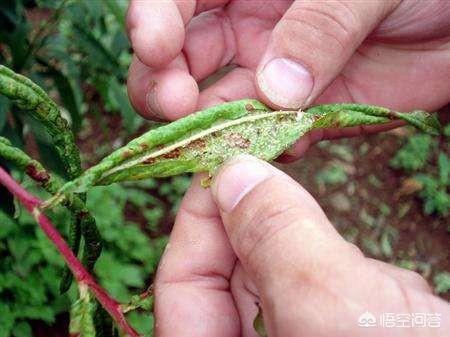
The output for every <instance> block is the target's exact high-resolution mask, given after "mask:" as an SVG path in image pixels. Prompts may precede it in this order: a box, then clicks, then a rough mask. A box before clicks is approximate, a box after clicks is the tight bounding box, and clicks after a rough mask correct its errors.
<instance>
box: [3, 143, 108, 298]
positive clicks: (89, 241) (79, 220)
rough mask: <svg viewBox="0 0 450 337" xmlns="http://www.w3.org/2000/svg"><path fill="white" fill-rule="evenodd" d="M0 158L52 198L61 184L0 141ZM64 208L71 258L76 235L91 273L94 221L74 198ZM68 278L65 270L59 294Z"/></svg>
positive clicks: (95, 251) (96, 239)
mask: <svg viewBox="0 0 450 337" xmlns="http://www.w3.org/2000/svg"><path fill="white" fill-rule="evenodd" d="M0 157H2V158H5V159H6V160H8V161H10V162H12V163H13V164H15V165H16V166H17V167H19V168H21V169H22V170H24V171H25V173H26V174H27V175H28V176H29V177H30V178H31V179H33V180H34V181H35V182H36V183H38V184H39V185H40V186H41V187H43V188H44V189H45V190H46V191H47V192H48V193H50V194H52V195H53V194H55V193H56V192H57V191H58V190H59V189H60V188H61V186H62V185H63V184H64V182H63V181H62V180H61V179H60V178H58V177H57V176H55V175H53V174H51V173H50V172H49V171H47V170H46V169H45V168H44V166H43V165H42V164H41V163H40V162H39V161H37V160H35V159H33V158H31V157H30V156H29V155H28V154H26V153H25V152H24V151H22V150H21V149H19V148H17V147H14V146H12V144H11V142H10V141H9V140H8V139H6V138H4V137H0ZM64 205H65V206H66V207H67V208H68V209H69V210H70V211H71V212H72V214H73V218H72V223H71V224H70V227H69V240H68V241H69V245H70V248H71V249H72V251H73V252H74V254H75V255H77V253H78V249H79V246H80V235H81V234H83V236H84V239H85V245H84V253H83V260H84V261H83V264H84V265H85V266H86V267H87V269H88V271H91V270H92V269H93V267H94V264H95V262H96V261H97V258H98V257H99V256H100V253H101V251H102V240H101V237H100V233H99V231H98V229H97V225H96V223H95V219H94V217H93V216H92V215H91V214H90V213H89V211H88V210H87V208H86V205H85V203H84V201H83V200H81V199H80V198H79V197H77V196H74V197H73V198H68V199H67V200H66V201H65V203H64ZM71 282H72V274H71V273H70V270H69V269H67V268H66V269H65V270H64V272H63V277H62V279H61V283H60V292H61V293H64V292H65V291H67V290H68V289H69V287H70V284H71Z"/></svg>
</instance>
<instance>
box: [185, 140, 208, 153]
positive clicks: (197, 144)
mask: <svg viewBox="0 0 450 337" xmlns="http://www.w3.org/2000/svg"><path fill="white" fill-rule="evenodd" d="M205 146H206V141H205V140H204V139H203V138H199V139H196V140H194V141H192V142H190V143H189V145H188V147H189V148H191V149H197V150H200V149H203V148H204V147H205Z"/></svg>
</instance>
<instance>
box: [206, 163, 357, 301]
mask: <svg viewBox="0 0 450 337" xmlns="http://www.w3.org/2000/svg"><path fill="white" fill-rule="evenodd" d="M212 194H213V197H214V198H215V200H216V203H217V205H218V207H219V209H220V211H221V216H222V220H223V224H224V227H225V231H226V232H227V235H228V237H229V240H230V243H231V246H232V248H233V250H234V251H235V253H236V255H237V257H238V258H239V260H240V262H241V263H242V265H243V267H244V269H245V270H246V271H247V273H248V274H249V275H250V278H251V279H252V281H253V282H254V283H255V285H256V287H257V288H258V290H259V291H260V295H261V296H263V294H264V292H265V291H264V290H269V292H270V293H272V294H273V291H276V290H279V291H281V292H283V291H285V289H286V286H287V285H288V284H287V283H286V282H292V280H298V279H299V276H300V277H301V275H305V277H306V278H308V279H309V280H308V281H310V279H311V278H314V277H318V278H320V277H322V276H323V277H326V276H327V275H325V273H326V272H327V271H329V270H330V268H332V267H333V268H336V267H335V266H336V265H342V263H341V262H342V260H345V261H347V262H350V263H351V262H352V261H353V262H354V261H355V259H354V258H355V257H357V258H358V257H361V256H362V255H361V254H360V253H359V254H355V251H356V249H355V248H354V246H353V245H351V244H349V243H347V242H346V241H345V240H344V239H342V238H341V236H340V235H339V234H338V233H337V232H336V230H335V229H334V227H333V226H332V225H331V224H330V222H329V221H328V219H327V217H326V216H325V214H324V213H323V211H322V210H321V208H320V206H319V205H318V204H317V203H316V201H315V200H314V199H313V198H312V197H311V195H310V194H309V193H308V192H307V191H306V190H304V189H303V188H302V187H301V186H300V185H299V184H297V183H296V182H295V181H294V180H292V179H291V178H290V177H288V176H287V175H286V174H284V173H283V172H281V171H279V170H278V169H276V168H275V167H273V166H271V165H269V164H267V163H265V162H263V161H260V160H258V159H256V158H254V157H251V156H247V155H241V156H238V157H235V158H234V159H232V160H231V161H229V162H228V163H226V164H225V165H224V166H223V167H222V168H221V170H220V171H219V173H218V175H217V176H216V178H215V179H214V182H213V185H212ZM328 276H329V275H328Z"/></svg>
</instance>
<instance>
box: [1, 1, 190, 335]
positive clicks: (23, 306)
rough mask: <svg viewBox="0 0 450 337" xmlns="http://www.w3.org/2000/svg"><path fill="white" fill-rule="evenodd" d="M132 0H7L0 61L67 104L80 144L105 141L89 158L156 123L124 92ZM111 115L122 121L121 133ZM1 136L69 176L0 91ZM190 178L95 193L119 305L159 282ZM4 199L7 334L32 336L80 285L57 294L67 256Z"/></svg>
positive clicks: (64, 308) (107, 269) (105, 275)
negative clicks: (169, 228) (169, 229)
mask: <svg viewBox="0 0 450 337" xmlns="http://www.w3.org/2000/svg"><path fill="white" fill-rule="evenodd" d="M127 5H128V3H127V2H126V1H120V0H117V1H116V0H108V1H89V0H81V1H50V0H42V1H27V0H23V1H21V0H17V1H2V2H0V63H1V64H5V65H6V66H8V67H10V68H12V69H14V70H15V71H16V72H20V73H22V74H23V75H25V76H28V77H29V78H31V79H32V80H33V81H35V82H36V83H38V84H39V85H40V86H42V87H43V88H44V89H45V90H46V91H47V92H48V93H49V95H50V96H51V97H52V98H53V99H55V100H56V101H57V102H58V103H59V104H60V105H61V106H62V107H63V108H64V111H63V112H64V117H65V118H66V119H68V120H69V121H70V124H71V127H72V130H73V131H74V133H75V135H76V136H77V138H78V139H79V142H81V143H80V146H81V147H82V148H83V143H89V142H91V139H92V142H97V144H96V145H95V146H94V147H93V149H92V151H90V152H88V153H83V159H84V161H85V162H87V163H92V162H96V161H97V160H98V159H99V158H100V157H101V156H103V155H104V154H106V153H109V152H111V151H112V150H113V147H116V146H120V145H121V144H123V143H124V142H125V141H126V140H127V139H128V138H129V137H131V136H132V135H133V134H134V133H135V132H136V131H137V130H138V129H139V128H140V127H141V126H143V125H146V128H149V127H151V126H152V125H151V124H150V123H149V122H146V121H144V120H143V119H142V118H141V117H139V115H138V114H136V113H135V112H134V110H133V109H132V107H131V105H130V103H129V100H128V96H127V92H126V85H125V83H126V76H127V68H128V65H129V63H130V61H131V49H130V46H129V42H128V39H127V36H126V33H125V27H124V22H125V13H126V7H127ZM110 120H114V121H117V124H118V125H116V126H114V130H110V128H109V125H108V123H109V121H110ZM115 131H117V132H115ZM0 135H1V136H4V137H7V138H8V139H10V140H11V141H12V142H13V143H14V145H15V146H18V147H21V148H24V149H26V150H27V152H29V153H30V151H31V155H32V156H34V157H36V158H40V159H41V161H42V162H43V163H44V164H45V165H46V166H47V168H49V169H51V170H52V171H54V172H56V173H58V174H59V175H61V176H64V174H65V173H64V171H63V169H62V165H61V163H60V160H59V158H58V156H57V155H56V153H55V151H54V149H53V146H52V142H51V139H49V137H48V135H46V133H45V132H43V129H42V127H41V126H40V125H39V124H38V123H36V122H35V121H34V120H33V119H31V118H30V117H29V116H28V115H27V114H26V112H23V111H19V110H18V109H16V108H15V107H14V106H13V105H12V104H11V103H10V102H9V101H8V100H7V99H5V98H4V97H0ZM99 135H100V137H99ZM102 140H103V141H104V143H103V144H98V141H102ZM1 165H2V166H6V167H7V168H8V169H9V170H11V171H12V172H13V174H14V175H15V177H16V178H18V179H19V180H21V181H22V182H23V184H24V185H25V186H26V188H27V189H29V190H31V191H34V192H35V193H38V194H41V195H42V196H45V193H44V192H42V191H40V190H39V189H37V188H36V187H35V185H34V183H33V182H31V181H30V180H29V179H28V178H27V177H25V176H24V175H23V174H21V173H20V172H18V171H17V170H16V169H15V168H14V167H13V166H12V165H10V164H9V163H5V162H3V161H2V162H1ZM189 182H190V178H189V177H184V176H183V177H177V178H173V179H167V180H165V181H163V182H162V183H156V182H155V181H153V180H147V181H145V182H139V183H133V184H123V185H120V186H119V185H112V186H108V187H97V188H94V189H93V190H92V191H90V192H89V193H88V195H87V205H88V208H89V210H90V211H91V212H92V214H93V215H94V217H95V218H96V220H97V224H98V227H99V229H100V232H101V234H102V237H103V240H104V246H105V249H104V251H103V253H102V255H101V257H100V259H99V260H98V262H97V264H96V267H95V274H96V277H97V278H98V280H99V282H100V283H101V284H102V285H103V286H104V287H105V288H106V289H107V290H108V291H109V292H110V293H111V294H112V296H113V297H115V298H116V299H118V300H119V301H121V302H128V301H130V299H131V297H132V295H133V294H137V293H140V292H143V291H145V290H146V289H147V287H148V286H149V284H151V280H152V275H153V273H154V272H155V268H156V265H157V263H158V261H159V257H160V255H161V253H162V251H163V249H164V247H165V244H166V241H167V236H166V235H165V234H164V233H163V232H162V230H161V229H160V228H161V225H162V224H165V223H167V221H172V220H173V214H174V212H175V211H176V207H177V205H178V203H179V201H180V199H181V196H182V195H183V193H184V192H185V190H186V188H187V186H188V185H189ZM43 193H44V194H43ZM0 198H1V203H0V223H1V226H0V337H8V336H16V337H28V336H32V334H33V333H32V327H33V324H34V323H33V322H35V321H39V320H41V321H44V322H46V323H48V324H49V325H52V324H54V323H55V320H56V319H57V318H58V317H61V316H58V315H59V314H62V313H67V312H68V310H69V307H70V303H71V302H73V301H74V300H75V299H76V296H77V291H76V289H75V287H74V286H72V288H71V289H70V291H69V293H68V294H64V295H60V294H59V293H58V283H59V281H60V276H61V272H62V267H63V261H62V259H61V257H60V256H59V254H58V253H57V251H56V250H55V249H54V248H53V246H52V244H51V243H50V242H49V241H48V240H47V238H46V237H45V236H44V234H43V233H42V232H41V231H40V229H39V227H38V226H36V224H35V222H34V221H33V220H32V219H31V217H30V216H29V215H28V214H27V213H26V212H22V211H21V209H20V208H18V207H16V205H15V203H14V201H13V200H12V198H11V197H10V196H9V194H8V193H6V191H4V190H0ZM129 213H139V214H142V216H138V217H133V216H131V217H130V216H127V215H128V214H129ZM69 216H70V215H69V214H68V213H67V212H65V211H64V210H63V209H60V210H58V211H56V212H54V214H52V219H53V220H54V223H55V224H58V225H59V226H60V227H59V229H60V230H61V231H62V233H67V231H68V228H65V226H67V224H68V223H69V221H68V220H69ZM69 299H70V300H69ZM129 316H130V320H131V321H132V323H133V325H134V326H135V328H136V329H137V330H138V331H140V332H145V333H146V334H147V335H151V329H152V316H151V315H150V314H149V313H148V312H146V313H143V312H131V313H130V314H129Z"/></svg>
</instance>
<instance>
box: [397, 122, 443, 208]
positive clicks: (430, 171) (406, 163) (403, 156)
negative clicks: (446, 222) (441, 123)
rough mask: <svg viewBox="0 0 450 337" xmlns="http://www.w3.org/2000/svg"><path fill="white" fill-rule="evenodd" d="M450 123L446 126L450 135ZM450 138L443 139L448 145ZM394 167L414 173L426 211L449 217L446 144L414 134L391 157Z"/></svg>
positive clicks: (412, 179)
mask: <svg viewBox="0 0 450 337" xmlns="http://www.w3.org/2000/svg"><path fill="white" fill-rule="evenodd" d="M449 126H450V124H449V125H447V126H445V127H444V128H443V130H444V132H443V133H444V136H446V137H448V135H446V133H448V131H446V130H449ZM446 142H447V140H443V142H442V143H443V144H444V145H445V144H446ZM390 163H391V166H392V167H394V168H397V169H402V170H404V171H405V172H406V173H408V174H409V175H411V178H410V179H411V180H410V181H411V182H414V183H416V184H417V186H418V188H417V190H418V196H419V197H420V198H421V199H422V200H423V211H424V213H425V214H433V213H436V214H438V215H440V216H443V217H445V216H447V215H448V214H449V211H450V194H449V188H450V159H449V157H448V155H447V154H446V147H445V146H441V144H440V143H439V142H438V140H437V139H433V138H432V137H430V136H429V135H426V134H415V135H412V136H410V137H408V139H407V140H406V143H405V144H404V145H403V146H402V147H401V148H400V150H398V151H397V153H396V154H395V155H394V157H393V158H392V159H391V162H390Z"/></svg>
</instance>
